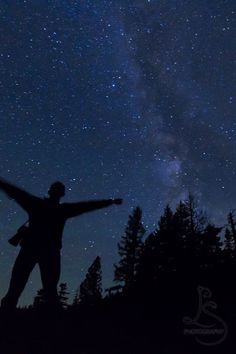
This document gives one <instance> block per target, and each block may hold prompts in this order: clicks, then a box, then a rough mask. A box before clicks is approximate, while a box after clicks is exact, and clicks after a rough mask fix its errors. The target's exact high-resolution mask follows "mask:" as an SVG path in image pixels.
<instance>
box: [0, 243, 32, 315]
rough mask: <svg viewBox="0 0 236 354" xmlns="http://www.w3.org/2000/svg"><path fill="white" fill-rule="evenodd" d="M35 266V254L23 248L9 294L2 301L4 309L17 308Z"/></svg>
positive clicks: (14, 268)
mask: <svg viewBox="0 0 236 354" xmlns="http://www.w3.org/2000/svg"><path fill="white" fill-rule="evenodd" d="M35 264H36V257H35V255H34V252H33V251H31V250H29V249H25V248H23V247H22V248H21V250H20V252H19V254H18V256H17V258H16V261H15V264H14V266H13V270H12V275H11V281H10V286H9V289H8V292H7V294H6V296H5V297H4V298H3V299H2V301H1V307H2V308H7V309H11V308H15V307H16V305H17V301H18V299H19V297H20V295H21V293H22V291H23V290H24V287H25V285H26V283H27V280H28V279H29V276H30V273H31V271H32V270H33V268H34V266H35Z"/></svg>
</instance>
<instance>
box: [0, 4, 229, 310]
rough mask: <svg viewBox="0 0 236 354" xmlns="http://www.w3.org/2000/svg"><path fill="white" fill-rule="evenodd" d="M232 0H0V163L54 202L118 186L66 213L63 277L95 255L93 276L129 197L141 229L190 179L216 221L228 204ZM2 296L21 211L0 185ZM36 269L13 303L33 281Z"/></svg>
mask: <svg viewBox="0 0 236 354" xmlns="http://www.w3.org/2000/svg"><path fill="white" fill-rule="evenodd" d="M234 5H235V4H234V1H233V0H214V1H212V0H197V1H196V0H178V1H177V0H113V1H112V0H110V1H108V0H80V1H75V0H74V1H73V0H48V1H44V0H34V1H27V0H24V1H23V0H21V1H13V0H8V1H0V16H1V25H0V71H1V75H0V169H1V172H0V175H1V176H2V177H4V178H5V179H7V180H9V181H11V182H12V183H14V184H17V185H19V186H21V187H22V188H25V189H26V190H28V191H29V192H31V193H33V194H35V195H39V196H45V195H46V193H47V190H48V187H49V185H50V184H51V183H52V182H54V181H55V180H61V181H62V182H64V183H65V185H66V187H67V194H66V197H65V198H64V200H65V201H79V200H89V199H106V198H110V197H121V198H124V204H123V205H122V206H112V207H110V208H107V209H103V210H100V211H95V212H92V213H89V214H86V215H83V216H80V217H78V218H77V219H73V220H71V221H69V222H68V223H67V225H66V228H65V232H64V247H63V251H62V267H63V271H62V275H61V281H63V282H67V284H68V288H69V290H70V291H71V292H73V291H74V290H76V288H77V287H78V285H79V284H80V282H81V280H82V279H83V277H84V275H85V273H86V270H87V268H88V266H89V265H90V264H91V262H92V261H93V260H94V258H95V257H96V256H97V255H100V256H101V257H102V265H103V278H104V279H103V284H104V287H107V286H110V285H112V280H113V279H112V278H113V268H112V264H113V263H114V262H115V261H116V260H117V257H118V256H117V242H118V241H119V239H120V237H121V235H122V233H123V230H124V227H125V224H126V222H127V218H128V215H129V214H130V213H131V212H132V208H133V207H135V206H137V205H139V206H141V207H142V208H143V221H144V225H145V226H146V227H147V228H148V231H152V230H153V229H154V227H155V225H156V223H157V221H158V217H159V216H160V214H161V212H162V210H163V208H164V206H165V205H166V204H167V203H170V204H171V205H172V206H175V205H176V203H177V202H178V201H179V200H180V199H181V198H185V197H186V196H187V194H188V192H189V191H190V192H192V193H194V194H195V195H196V196H197V199H198V200H199V202H200V203H201V205H202V206H203V207H204V208H205V209H206V210H207V211H208V214H209V215H210V216H211V217H212V218H213V220H215V221H216V222H217V223H218V224H224V223H225V222H226V218H225V216H226V214H227V212H228V211H229V210H230V209H232V208H236V187H235V183H236V119H235V115H234V112H235V82H236V77H235V72H236V71H235V58H236V56H235V37H236V36H235V34H236V33H235V22H234V19H235V11H234V10H235V8H234ZM0 199H1V203H0V284H1V288H0V297H2V295H3V294H4V293H5V292H6V289H7V286H8V282H9V279H10V273H11V267H12V264H13V262H14V259H15V257H16V254H17V253H18V249H15V248H13V247H12V246H10V245H9V244H8V243H7V239H8V238H9V237H11V236H12V235H13V234H14V233H15V231H16V229H17V228H18V227H19V226H20V225H21V224H22V223H23V222H24V221H25V220H26V219H27V215H26V214H25V212H24V211H22V210H21V209H20V207H19V206H17V204H16V203H15V202H14V201H11V200H9V199H8V198H7V197H5V195H4V194H3V193H1V194H0ZM40 286H41V285H40V279H39V272H38V269H37V270H35V271H34V272H33V273H32V276H31V278H30V282H29V284H28V286H27V288H26V290H25V292H24V295H23V296H22V298H21V302H20V304H28V303H31V302H32V297H33V295H34V294H35V292H36V291H37V290H38V289H39V288H40Z"/></svg>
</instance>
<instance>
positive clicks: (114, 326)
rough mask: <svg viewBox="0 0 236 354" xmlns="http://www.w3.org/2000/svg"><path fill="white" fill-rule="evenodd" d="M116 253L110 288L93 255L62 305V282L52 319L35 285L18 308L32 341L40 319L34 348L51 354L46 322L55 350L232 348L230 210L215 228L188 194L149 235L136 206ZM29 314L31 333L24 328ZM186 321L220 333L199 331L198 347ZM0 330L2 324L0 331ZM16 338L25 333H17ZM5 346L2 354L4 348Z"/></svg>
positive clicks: (234, 230) (233, 227) (234, 231)
mask: <svg viewBox="0 0 236 354" xmlns="http://www.w3.org/2000/svg"><path fill="white" fill-rule="evenodd" d="M118 253H119V260H118V262H117V263H116V264H115V265H114V286H112V287H110V288H109V289H105V293H103V290H102V268H101V259H100V257H97V258H96V259H95V260H94V262H93V263H92V264H91V266H90V267H89V269H88V271H87V274H86V275H85V279H84V280H83V281H82V283H81V284H80V286H79V287H78V289H77V291H76V294H75V296H74V298H73V299H72V303H69V302H68V299H69V291H68V289H67V284H66V283H61V284H60V285H59V289H58V296H59V303H60V309H58V311H59V312H58V313H57V316H59V317H57V320H55V317H53V318H54V319H53V320H52V317H51V318H50V320H49V322H48V313H47V314H46V312H47V311H48V308H46V309H44V294H43V290H42V289H40V290H39V291H38V293H37V295H36V296H35V298H34V302H33V304H32V305H30V306H29V307H28V308H25V309H21V310H18V316H19V317H18V322H19V321H20V319H19V318H21V320H22V317H20V316H23V318H24V320H23V321H25V322H24V323H25V327H26V328H28V331H29V332H30V331H31V332H30V333H31V337H32V338H33V340H35V341H40V340H41V339H40V338H41V337H40V335H39V333H40V330H39V326H41V325H42V323H43V324H44V326H45V333H46V334H45V333H44V335H43V338H44V341H45V343H44V344H45V346H46V348H47V349H45V351H40V350H39V351H37V350H36V351H35V352H33V353H44V352H45V353H50V350H49V349H48V348H49V347H48V346H49V342H50V343H51V340H52V337H51V334H50V333H51V332H50V331H51V328H52V321H54V322H53V326H54V329H55V326H57V332H56V334H55V337H53V338H54V339H53V340H52V341H53V343H54V344H53V345H55V342H56V343H57V345H58V347H57V352H58V353H67V354H70V353H72V354H75V353H96V354H97V353H117V354H118V353H120V352H122V353H145V354H148V353H164V352H165V353H170V352H171V353H176V354H177V353H179V352H180V351H181V353H183V354H185V353H186V354H187V353H190V352H191V353H192V354H194V353H196V354H197V353H199V352H205V350H206V348H207V350H208V353H222V352H227V353H229V354H230V353H233V352H234V350H235V348H234V346H235V342H234V338H233V337H234V336H233V333H234V329H235V326H236V287H235V270H236V221H235V217H234V212H233V211H231V212H229V214H228V216H226V223H225V225H222V226H218V225H217V226H216V225H214V224H213V223H212V222H211V221H209V218H208V217H207V216H206V214H205V213H204V212H203V211H202V210H201V209H200V208H199V206H198V205H197V203H196V201H195V199H194V197H193V196H191V195H189V197H188V198H187V200H185V201H181V202H179V204H178V205H177V206H176V208H175V209H172V208H171V207H170V206H169V205H167V206H166V208H165V210H164V211H163V215H162V216H161V217H160V219H159V221H158V223H157V227H156V229H155V230H153V232H151V233H150V232H149V233H148V232H147V231H146V230H145V227H144V224H143V221H142V210H141V208H140V207H136V208H135V209H134V210H133V212H132V214H131V215H130V216H129V219H128V222H127V225H126V228H125V230H124V234H123V235H122V236H121V239H120V241H119V243H118ZM23 313H24V314H23ZM51 315H52V314H51ZM51 315H50V316H51ZM24 316H26V317H24ZM27 316H28V317H27ZM43 316H46V317H47V322H44V317H43ZM25 318H27V320H26V319H25ZM32 318H33V323H34V325H35V326H36V328H37V330H36V333H37V334H34V333H33V331H32V330H31V329H29V327H30V325H31V323H32ZM58 318H59V319H58ZM35 319H37V320H35ZM50 321H51V322H50ZM55 321H56V322H55ZM58 321H59V322H58ZM16 323H17V321H16ZM46 323H47V324H46ZM58 323H60V325H58ZM189 324H192V325H193V327H192V328H198V329H199V328H200V329H204V328H205V329H206V328H213V329H214V328H216V329H217V330H224V334H218V335H215V334H214V335H209V336H205V337H204V338H203V340H202V341H203V342H204V343H203V344H202V345H201V343H200V344H199V342H198V339H199V338H200V340H201V339H202V337H199V336H197V340H196V336H193V335H192V336H190V335H189V336H187V335H185V334H184V331H185V330H187V329H188V328H189ZM10 325H12V323H11V324H9V326H10ZM194 325H195V327H194ZM4 326H5V325H4ZM27 326H28V327H27ZM16 327H17V324H16V325H15V328H16ZM4 330H5V332H6V328H5V327H4V329H3V328H2V332H1V333H5V332H4ZM13 332H14V330H13ZM15 332H17V330H16V329H15ZM15 332H14V333H15ZM2 335H3V334H2ZM17 335H18V336H19V333H18V332H17ZM21 335H22V336H23V337H24V331H23V330H22V332H21ZM15 336H16V334H15ZM77 337H78V338H79V340H80V341H79V342H78V343H79V344H78V343H77V339H78V338H77ZM45 338H46V339H45ZM63 338H64V339H63ZM221 340H222V343H221ZM30 343H31V345H32V343H33V342H32V340H31V342H30ZM58 343H60V345H59V344H58ZM209 343H210V344H211V343H212V346H211V345H209ZM106 345H108V347H106ZM4 348H5V353H8V352H7V346H6V347H4ZM22 348H25V347H24V346H22ZM16 352H17V351H16ZM9 353H10V352H9Z"/></svg>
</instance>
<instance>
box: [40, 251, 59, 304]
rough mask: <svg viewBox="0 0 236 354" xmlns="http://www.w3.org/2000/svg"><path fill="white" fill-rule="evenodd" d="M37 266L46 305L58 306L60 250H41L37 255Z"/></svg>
mask: <svg viewBox="0 0 236 354" xmlns="http://www.w3.org/2000/svg"><path fill="white" fill-rule="evenodd" d="M39 268H40V273H41V279H42V284H43V289H44V294H45V302H46V305H47V306H49V307H54V308H55V307H58V305H59V301H58V294H57V284H58V282H59V279H60V272H61V255H60V250H57V249H56V250H54V249H52V250H51V249H49V250H43V251H42V253H41V254H40V256H39Z"/></svg>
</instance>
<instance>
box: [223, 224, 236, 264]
mask: <svg viewBox="0 0 236 354" xmlns="http://www.w3.org/2000/svg"><path fill="white" fill-rule="evenodd" d="M223 257H224V259H223V261H224V263H230V262H232V260H233V259H234V258H235V240H234V237H233V235H232V232H231V231H230V230H229V228H228V227H227V228H226V229H225V235H224V250H223Z"/></svg>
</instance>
